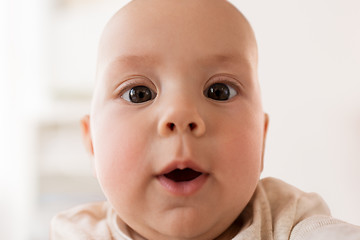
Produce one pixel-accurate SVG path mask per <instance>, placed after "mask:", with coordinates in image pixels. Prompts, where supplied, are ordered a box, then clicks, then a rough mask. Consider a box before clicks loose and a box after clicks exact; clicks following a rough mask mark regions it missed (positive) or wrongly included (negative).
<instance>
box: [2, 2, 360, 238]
mask: <svg viewBox="0 0 360 240" xmlns="http://www.w3.org/2000/svg"><path fill="white" fill-rule="evenodd" d="M58 2H61V1H58ZM67 2H71V1H67ZM73 2H77V3H74V4H73V5H74V6H73V7H72V8H71V9H72V10H69V11H67V13H66V14H58V11H55V10H54V9H56V6H57V5H56V4H57V3H56V1H55V0H54V1H49V0H46V1H45V0H3V1H1V2H0V4H1V5H0V24H1V25H0V70H1V71H0V161H1V163H0V164H1V165H0V194H1V197H0V212H1V214H0V238H1V239H19V240H20V239H31V238H30V237H29V232H30V229H29V226H30V225H29V223H30V222H31V220H32V218H33V214H34V211H33V210H32V206H33V202H34V201H35V200H34V199H35V197H34V195H35V192H36V189H35V188H34V187H33V185H34V184H33V183H34V182H35V180H34V179H36V177H37V172H36V170H35V169H36V168H35V167H34V166H33V163H34V161H33V159H32V158H34V156H36V154H35V153H34V152H33V146H34V144H35V143H34V142H33V139H32V129H31V128H30V127H29V126H30V124H31V122H33V121H34V119H35V120H36V119H38V118H39V116H42V115H44V114H45V115H46V114H47V113H49V112H51V109H52V107H53V102H54V99H55V98H56V97H54V96H53V95H54V94H55V95H56V94H57V95H59V94H60V95H61V94H63V95H64V94H65V95H66V94H67V93H68V92H70V94H68V95H72V92H75V93H76V94H77V96H78V95H82V94H85V95H86V94H88V95H90V94H91V88H92V84H93V79H94V76H93V75H94V71H95V70H94V66H95V56H96V46H97V41H98V38H99V34H100V31H101V29H102V27H103V25H104V24H105V22H106V21H107V19H108V18H109V17H110V15H111V14H112V13H114V11H115V10H116V9H117V8H118V7H119V6H121V5H123V4H124V1H110V0H109V1H96V0H88V3H86V2H87V1H86V0H77V1H76V0H73ZM232 2H233V3H234V4H235V5H236V6H237V7H238V8H239V9H240V10H241V11H242V12H243V13H244V14H245V15H246V16H247V18H248V19H249V21H250V22H251V24H252V26H253V28H254V30H255V33H256V36H257V39H258V45H259V56H260V65H259V66H260V68H259V75H260V82H261V85H262V93H263V102H264V108H265V111H266V112H268V113H269V115H270V126H269V132H268V139H267V147H266V154H265V169H264V172H263V175H262V176H263V177H266V176H274V177H277V178H280V179H283V180H284V181H286V182H288V183H291V184H293V185H295V186H297V187H299V188H300V189H302V190H304V191H309V192H318V193H319V194H320V195H321V196H322V197H323V198H324V199H325V200H326V202H327V203H328V205H329V206H330V208H331V210H332V213H333V215H334V216H335V217H337V218H340V219H342V220H345V221H348V222H350V223H353V224H357V225H360V206H359V203H360V187H359V183H360V174H359V171H360V2H359V1H357V0H344V1H340V0H274V1H267V0H242V1H240V0H238V1H236V0H234V1H232ZM225 37H226V36H225ZM64 92H65V93H64ZM76 94H75V95H76ZM70 99H71V97H70ZM46 228H48V226H44V229H46ZM44 231H45V230H44Z"/></svg>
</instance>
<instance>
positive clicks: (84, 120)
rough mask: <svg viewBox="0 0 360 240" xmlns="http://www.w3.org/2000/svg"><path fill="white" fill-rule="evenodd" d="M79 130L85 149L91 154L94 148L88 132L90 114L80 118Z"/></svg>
mask: <svg viewBox="0 0 360 240" xmlns="http://www.w3.org/2000/svg"><path fill="white" fill-rule="evenodd" d="M81 130H82V136H83V142H84V145H85V148H86V150H87V151H88V152H89V153H90V154H91V155H92V156H93V155H94V148H93V144H92V138H91V132H90V116H89V115H86V116H84V117H83V118H82V119H81Z"/></svg>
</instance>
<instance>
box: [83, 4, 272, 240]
mask: <svg viewBox="0 0 360 240" xmlns="http://www.w3.org/2000/svg"><path fill="white" fill-rule="evenodd" d="M82 123H83V132H84V136H85V138H84V139H85V143H86V145H87V146H88V149H89V150H90V151H91V153H92V154H93V156H94V161H95V170H96V176H97V178H98V180H99V183H100V185H101V187H102V189H103V191H104V194H105V196H106V197H107V199H108V201H109V202H110V203H111V205H112V206H113V207H114V209H115V210H116V212H117V213H118V215H119V218H120V219H121V220H122V221H123V222H124V223H126V224H127V226H128V227H129V229H130V231H131V232H132V234H133V237H135V238H139V237H140V236H143V237H144V238H146V239H214V238H216V237H218V236H219V235H221V234H226V232H227V231H226V230H227V229H228V228H229V226H230V225H231V223H232V222H234V220H235V219H236V218H237V217H238V216H239V214H240V213H241V212H242V210H243V209H244V208H245V206H246V205H247V203H248V202H249V200H250V198H251V197H252V195H253V193H254V190H255V188H256V185H257V183H258V180H259V177H260V173H261V171H262V167H263V152H264V141H265V135H266V128H267V116H266V114H264V112H263V109H262V104H261V98H260V90H259V84H258V79H257V46H256V41H255V37H254V33H253V31H252V29H251V27H250V25H249V23H248V22H247V20H246V19H245V18H244V17H243V16H242V14H241V13H240V12H239V11H238V10H237V9H236V8H234V7H233V6H232V5H231V4H230V3H228V2H226V1H224V0H196V1H194V0H182V1H178V0H134V1H132V2H131V3H130V4H128V5H127V6H125V7H124V8H123V9H122V10H120V11H119V12H118V13H116V14H115V16H114V17H113V18H112V19H111V20H110V22H109V23H108V24H107V26H106V28H105V30H104V32H103V36H102V39H101V43H100V48H99V57H98V69H97V81H96V88H95V92H94V99H93V103H92V110H91V114H90V116H87V117H85V118H84V119H83V121H82Z"/></svg>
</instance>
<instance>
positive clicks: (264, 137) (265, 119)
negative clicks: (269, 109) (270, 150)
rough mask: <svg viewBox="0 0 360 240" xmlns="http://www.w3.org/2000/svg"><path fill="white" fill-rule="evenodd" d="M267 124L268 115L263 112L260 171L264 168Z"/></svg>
mask: <svg viewBox="0 0 360 240" xmlns="http://www.w3.org/2000/svg"><path fill="white" fill-rule="evenodd" d="M268 126H269V115H268V114H267V113H264V135H263V145H262V156H261V172H262V171H263V169H264V153H265V142H266V135H267V131H268Z"/></svg>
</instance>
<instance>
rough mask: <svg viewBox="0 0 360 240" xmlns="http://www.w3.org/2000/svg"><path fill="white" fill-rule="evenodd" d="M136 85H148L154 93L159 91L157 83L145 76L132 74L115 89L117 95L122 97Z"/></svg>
mask: <svg viewBox="0 0 360 240" xmlns="http://www.w3.org/2000/svg"><path fill="white" fill-rule="evenodd" d="M136 86H146V87H148V88H150V89H151V90H152V91H153V92H154V93H156V92H157V89H156V86H155V84H154V83H153V82H152V81H151V80H150V79H148V78H146V77H143V76H131V77H130V78H128V79H126V80H125V81H123V82H121V83H120V85H119V86H118V87H117V88H116V90H115V95H116V96H117V97H121V96H122V95H123V94H124V93H125V92H126V91H129V90H130V89H131V88H133V87H136Z"/></svg>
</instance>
